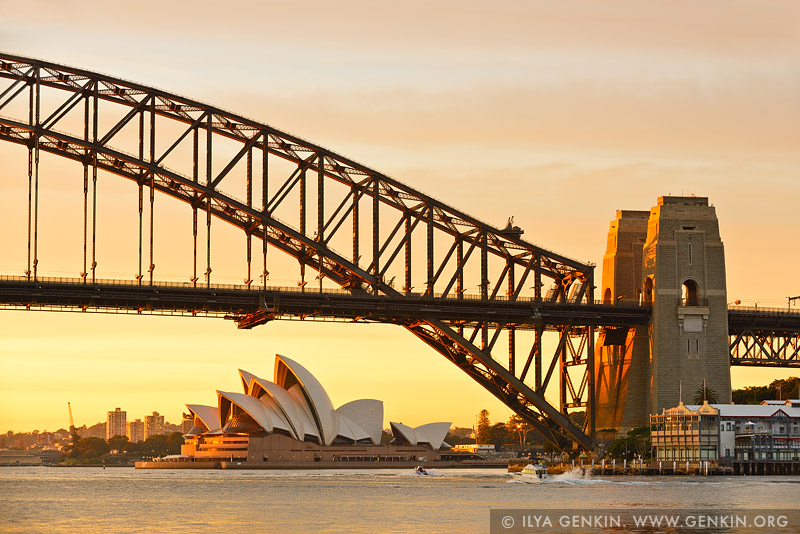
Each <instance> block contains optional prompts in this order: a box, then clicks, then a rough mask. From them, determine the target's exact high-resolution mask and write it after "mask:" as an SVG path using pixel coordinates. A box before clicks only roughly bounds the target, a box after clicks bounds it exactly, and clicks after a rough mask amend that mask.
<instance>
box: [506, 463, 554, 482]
mask: <svg viewBox="0 0 800 534" xmlns="http://www.w3.org/2000/svg"><path fill="white" fill-rule="evenodd" d="M514 475H515V476H518V477H521V478H522V479H523V480H524V481H525V482H542V481H543V480H544V479H546V478H547V466H546V465H544V464H528V465H526V466H525V467H523V468H522V471H520V472H518V473H514Z"/></svg>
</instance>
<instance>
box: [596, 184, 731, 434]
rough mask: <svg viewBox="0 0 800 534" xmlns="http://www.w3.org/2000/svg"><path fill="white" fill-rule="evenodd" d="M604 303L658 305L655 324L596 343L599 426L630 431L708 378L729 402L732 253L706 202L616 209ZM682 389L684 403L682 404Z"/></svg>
mask: <svg viewBox="0 0 800 534" xmlns="http://www.w3.org/2000/svg"><path fill="white" fill-rule="evenodd" d="M602 284H603V285H602V295H603V300H604V302H606V303H609V304H616V305H625V304H626V303H628V304H632V303H641V304H644V305H649V306H652V315H651V320H650V323H649V324H648V325H647V326H641V327H637V328H636V329H635V330H632V331H628V330H627V329H621V330H606V331H605V332H601V334H600V336H599V339H598V343H597V345H596V351H597V353H596V357H595V362H596V363H595V373H596V377H597V379H596V383H597V415H596V417H597V428H598V429H603V428H614V429H617V430H621V431H626V430H628V429H630V428H634V427H637V426H645V425H647V424H648V416H649V415H650V414H651V413H657V412H660V411H661V410H662V409H663V408H668V407H672V406H676V405H677V404H678V402H679V401H681V400H682V401H684V402H687V403H689V402H692V400H693V398H694V394H695V391H697V390H698V389H699V388H700V387H702V384H703V383H704V381H705V384H706V385H707V387H708V388H710V389H712V390H714V392H715V393H716V395H717V399H718V401H719V402H722V403H727V402H730V399H731V380H730V350H729V348H728V305H727V293H726V285H725V254H724V248H723V244H722V240H721V239H720V234H719V223H718V221H717V216H716V212H715V210H714V207H713V206H709V204H708V199H707V198H705V197H661V198H659V199H658V204H657V205H656V206H655V207H653V208H652V209H651V210H650V211H649V212H645V211H618V212H617V218H616V220H614V221H612V222H611V227H610V230H609V234H608V246H607V249H606V255H605V257H604V258H603V281H602ZM681 391H682V392H683V398H680V396H681V393H680V392H681Z"/></svg>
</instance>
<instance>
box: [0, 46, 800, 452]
mask: <svg viewBox="0 0 800 534" xmlns="http://www.w3.org/2000/svg"><path fill="white" fill-rule="evenodd" d="M0 141H5V142H7V143H13V144H16V145H19V146H21V147H23V148H22V149H21V150H20V151H19V154H20V155H21V157H22V158H24V157H25V156H24V154H25V153H26V152H27V175H25V173H22V175H20V176H4V177H3V183H9V182H10V181H12V180H13V181H15V182H20V183H22V182H23V181H24V182H25V185H26V186H27V192H28V195H27V196H28V205H27V229H28V232H27V264H26V265H24V266H20V276H6V277H2V278H0V307H2V308H4V309H28V310H64V311H83V312H110V313H133V314H162V315H184V316H194V317H207V316H211V317H220V318H226V319H232V320H233V321H234V322H235V323H236V324H237V325H238V327H239V328H252V327H254V326H258V325H261V324H264V323H266V322H268V321H270V320H273V319H287V318H302V319H305V320H339V321H352V322H380V323H391V324H396V325H398V326H399V327H402V328H405V329H406V330H408V331H409V332H410V333H411V334H413V335H415V336H417V337H418V338H419V339H420V340H422V341H424V342H425V343H426V344H427V345H429V346H430V347H431V348H433V349H434V350H435V351H437V352H438V353H440V354H441V355H442V356H444V357H445V358H447V359H448V360H450V361H451V362H452V363H453V364H454V365H455V366H457V367H458V368H459V369H461V370H462V371H463V372H465V373H467V374H468V375H469V376H470V377H472V378H473V379H474V380H475V381H477V382H478V383H480V384H481V385H482V386H483V387H484V388H485V389H486V390H488V391H489V392H490V393H492V394H493V395H494V396H495V397H497V398H498V399H500V400H501V401H502V402H503V403H505V404H506V405H507V406H508V407H509V408H510V409H512V410H514V412H516V413H517V414H519V415H520V416H521V417H522V418H523V419H524V420H526V421H527V422H528V423H530V424H531V425H532V426H533V427H534V428H535V429H537V430H538V431H539V432H540V433H541V434H542V435H544V436H545V437H546V438H547V439H549V440H550V441H551V442H553V443H555V444H557V445H558V446H560V447H566V446H571V445H572V444H577V445H578V446H579V447H582V448H591V447H592V444H593V439H594V433H595V430H596V428H595V427H596V420H595V404H596V390H597V384H596V379H597V377H596V373H595V372H594V369H595V361H594V359H595V354H596V347H595V345H596V342H597V337H598V335H600V334H601V333H603V332H606V331H612V330H613V331H617V332H619V331H621V330H622V331H627V330H628V329H634V328H636V327H640V326H643V325H647V324H648V321H650V316H651V307H650V306H648V305H647V304H642V303H640V302H639V301H638V300H633V299H631V300H624V299H622V300H618V301H617V302H609V301H606V302H602V301H597V300H596V295H595V289H596V280H595V273H594V266H593V265H591V264H588V263H583V262H580V261H576V260H574V259H571V258H568V257H566V256H564V255H561V254H558V253H556V252H553V251H551V250H546V249H544V248H541V247H538V246H536V245H533V244H531V243H529V242H528V241H526V240H525V239H523V238H522V232H521V230H520V229H518V228H516V227H514V226H513V225H512V224H509V225H508V226H507V227H505V228H498V227H494V226H492V225H490V224H487V223H484V222H482V221H480V220H479V219H477V218H475V217H472V216H470V215H468V214H466V213H464V212H462V211H460V210H458V209H457V208H454V207H451V206H449V205H447V204H446V203H445V202H444V201H441V200H439V199H435V198H432V197H431V196H429V195H426V194H425V193H423V192H421V191H418V190H416V189H414V188H412V187H409V186H408V185H405V184H403V183H401V182H399V181H397V180H395V179H392V178H390V177H388V176H386V175H384V174H381V173H380V172H378V171H376V170H373V169H371V168H369V167H367V166H364V165H362V164H359V163H357V162H355V161H352V160H350V159H348V158H346V157H344V156H341V155H339V154H337V153H335V152H333V151H331V150H329V149H327V148H323V147H321V146H318V145H315V144H313V143H310V142H307V141H305V140H303V139H300V138H298V137H295V136H293V135H289V134H287V133H285V132H282V131H279V130H276V129H275V128H273V127H271V126H268V125H267V124H264V123H260V122H256V121H253V120H250V119H247V118H245V117H242V116H239V115H236V114H234V113H230V112H228V111H224V110H222V109H218V108H215V107H213V106H210V105H207V104H203V103H200V102H197V101H194V100H191V99H188V98H184V97H182V96H177V95H173V94H169V93H167V92H164V91H161V90H158V89H154V88H152V87H146V86H143V85H139V84H136V83H133V82H129V81H125V80H121V79H117V78H114V77H110V76H105V75H101V74H97V73H94V72H90V71H87V70H82V69H78V68H72V67H66V66H62V65H57V64H53V63H49V62H46V61H40V60H33V59H29V58H24V57H19V56H13V55H8V54H2V53H0ZM42 153H47V154H49V155H54V156H57V157H60V158H65V159H66V160H70V161H72V162H74V163H73V166H74V168H76V169H77V168H79V167H82V170H83V175H82V180H80V176H79V177H78V179H77V180H72V181H71V182H70V183H82V186H83V190H82V194H83V213H82V215H83V235H82V245H83V248H82V251H81V252H82V261H83V269H82V271H81V272H80V274H79V275H78V273H76V276H75V278H51V277H43V276H41V275H40V274H39V271H40V268H39V260H40V257H39V240H40V238H41V236H40V235H39V233H40V228H39V218H40V217H41V216H44V214H43V213H41V211H42V210H40V208H39V194H40V155H41V154H42ZM7 163H8V162H7V161H2V162H0V172H5V171H4V169H5V168H7V166H8V165H7ZM98 176H101V177H102V179H103V180H112V179H114V180H127V181H129V182H132V183H133V184H135V187H132V188H130V191H131V202H133V203H137V202H138V243H135V244H131V245H132V246H134V247H136V245H138V265H137V266H136V268H137V271H136V275H135V276H132V277H131V278H130V279H129V280H119V279H117V280H113V279H108V277H103V276H102V266H101V265H100V263H99V262H98V256H99V253H100V252H101V251H98V240H97V231H98V229H97V221H98V215H97V213H98V205H102V203H104V202H109V203H110V202H114V200H113V199H104V198H103V196H102V194H98V187H97V184H98ZM164 196H168V197H172V198H173V199H177V200H178V201H181V202H182V205H183V206H184V210H185V213H186V217H187V218H189V219H190V220H191V222H192V232H191V235H187V236H186V239H191V242H192V247H191V250H192V251H193V257H192V259H191V265H192V267H193V268H192V271H191V272H188V273H186V280H187V281H186V282H185V283H176V282H168V281H165V280H163V279H162V280H159V271H158V270H157V269H156V260H157V255H158V254H159V250H158V249H157V247H156V246H155V245H154V243H155V236H156V235H157V234H159V233H171V232H173V231H174V230H173V229H172V228H170V227H168V225H164V226H167V227H164V226H158V225H156V224H155V220H154V213H155V212H156V211H157V210H158V204H159V202H158V201H160V200H161V199H162V198H163V197H164ZM221 223H225V224H226V225H232V227H234V228H236V229H238V231H239V232H240V235H241V236H242V237H241V243H242V246H241V251H242V252H241V260H240V265H241V274H242V277H243V279H244V283H242V284H240V285H223V284H217V283H215V281H214V270H213V269H212V267H213V266H212V250H213V249H214V247H217V246H219V245H218V244H217V243H216V242H215V240H214V236H215V229H216V227H217V226H219V225H220V224H221ZM287 260H288V261H287ZM23 267H24V269H23ZM278 270H281V271H283V274H282V276H280V277H276V276H275V273H276V272H277V271H278ZM287 272H291V274H286V273H287ZM292 277H295V278H296V279H297V284H296V285H292V286H287V285H284V286H275V285H272V284H271V283H270V279H275V278H282V279H286V278H292ZM728 330H729V332H728V334H729V336H730V362H731V365H758V366H775V367H800V345H799V343H798V339H800V314H793V313H790V312H787V311H786V310H782V311H778V310H768V309H743V308H731V309H730V310H728ZM543 337H547V338H548V339H552V342H548V343H544V342H543ZM556 392H557V393H556ZM546 394H547V395H546ZM552 398H557V399H558V402H557V403H552V402H551V401H550V400H549V399H552ZM577 412H583V417H579V418H575V417H573V416H574V415H575V414H576V413H577Z"/></svg>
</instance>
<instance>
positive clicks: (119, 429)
mask: <svg viewBox="0 0 800 534" xmlns="http://www.w3.org/2000/svg"><path fill="white" fill-rule="evenodd" d="M127 418H128V412H125V411H123V410H120V409H119V408H116V409H115V410H114V411H113V412H106V441H108V440H109V439H111V438H113V437H114V436H124V435H126V431H127V429H126V428H125V426H126V419H127Z"/></svg>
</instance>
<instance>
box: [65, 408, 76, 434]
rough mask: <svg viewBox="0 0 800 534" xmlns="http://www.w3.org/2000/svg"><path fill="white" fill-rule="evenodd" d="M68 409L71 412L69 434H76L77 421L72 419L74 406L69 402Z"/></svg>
mask: <svg viewBox="0 0 800 534" xmlns="http://www.w3.org/2000/svg"><path fill="white" fill-rule="evenodd" d="M67 409H68V410H69V433H70V434H74V433H75V420H74V419H73V418H72V405H71V404H70V403H69V402H67Z"/></svg>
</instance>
